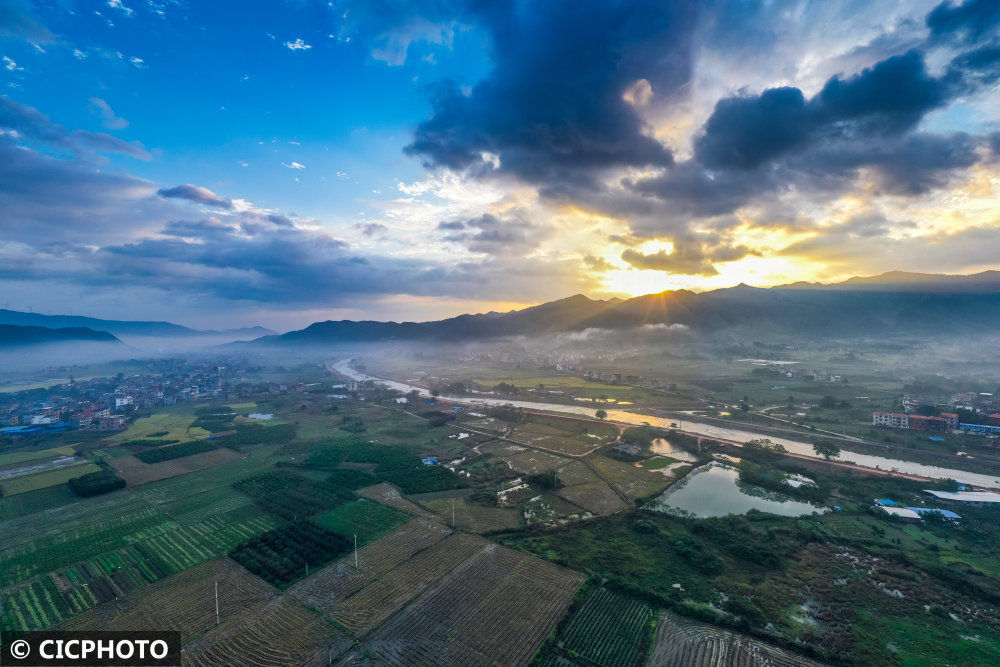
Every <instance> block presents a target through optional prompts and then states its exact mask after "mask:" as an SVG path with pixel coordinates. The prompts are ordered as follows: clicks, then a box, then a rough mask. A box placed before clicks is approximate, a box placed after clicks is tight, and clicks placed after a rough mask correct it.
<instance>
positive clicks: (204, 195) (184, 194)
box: [156, 183, 233, 210]
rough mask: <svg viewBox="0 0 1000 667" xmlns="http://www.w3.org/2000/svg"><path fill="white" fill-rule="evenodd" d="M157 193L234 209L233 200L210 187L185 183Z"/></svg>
mask: <svg viewBox="0 0 1000 667" xmlns="http://www.w3.org/2000/svg"><path fill="white" fill-rule="evenodd" d="M156 194H158V195H160V196H161V197H166V198H168V199H187V200H188V201H193V202H197V203H199V204H204V205H205V206H211V207H214V208H222V209H226V210H229V209H232V208H233V202H232V200H230V199H226V198H225V197H220V196H218V195H217V194H215V193H214V192H212V191H211V190H209V189H208V188H203V187H201V186H198V185H191V184H190V183H185V184H183V185H178V186H176V187H172V188H162V189H160V190H157V191H156Z"/></svg>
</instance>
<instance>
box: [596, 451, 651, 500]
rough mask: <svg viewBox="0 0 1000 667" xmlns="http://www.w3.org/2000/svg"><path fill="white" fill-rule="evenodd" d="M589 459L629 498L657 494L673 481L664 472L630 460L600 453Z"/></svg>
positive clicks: (633, 498)
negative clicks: (649, 468) (622, 459)
mask: <svg viewBox="0 0 1000 667" xmlns="http://www.w3.org/2000/svg"><path fill="white" fill-rule="evenodd" d="M588 461H589V462H590V463H591V465H593V466H594V467H595V468H597V470H598V471H600V473H601V475H603V476H604V478H605V479H607V480H608V481H609V482H610V483H612V484H614V485H615V487H617V488H618V490H619V491H621V492H622V493H623V494H625V496H626V497H628V499H629V500H635V499H636V498H646V497H649V496H652V495H656V494H657V493H660V492H661V491H663V490H664V489H665V488H667V487H668V486H669V485H670V482H671V479H670V478H669V477H666V476H665V475H663V473H660V472H657V471H655V470H647V469H646V468H639V467H636V466H635V465H633V464H632V463H629V462H628V461H619V460H617V459H613V458H609V457H607V456H601V455H599V454H598V455H594V456H591V457H589V458H588Z"/></svg>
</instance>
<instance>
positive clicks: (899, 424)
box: [872, 412, 910, 428]
mask: <svg viewBox="0 0 1000 667" xmlns="http://www.w3.org/2000/svg"><path fill="white" fill-rule="evenodd" d="M872 425H873V426H887V427H888V428H910V416H909V415H907V414H905V413H902V412H873V413H872Z"/></svg>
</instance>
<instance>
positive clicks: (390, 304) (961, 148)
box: [0, 0, 1000, 330]
mask: <svg viewBox="0 0 1000 667" xmlns="http://www.w3.org/2000/svg"><path fill="white" fill-rule="evenodd" d="M998 82H1000V3H998V2H996V0H965V2H947V1H946V2H943V3H941V2H925V1H923V0H899V1H895V0H880V1H879V2H871V0H864V1H855V0H841V1H838V2H833V1H830V0H822V1H815V2H808V1H805V0H771V1H770V2H736V1H733V0H707V1H699V2H695V1H694V0H687V1H671V0H634V1H631V2H623V1H615V0H604V1H601V2H588V1H587V0H573V1H572V2H570V1H568V0H544V1H539V2H527V1H524V0H520V1H517V2H503V1H487V0H416V1H411V2H406V1H398V0H360V1H351V0H346V1H334V2H313V1H311V0H285V1H283V2H266V3H265V2H254V1H252V0H244V1H241V2H238V3H237V2H223V1H221V0H219V1H213V2H191V1H189V0H107V1H106V0H101V1H94V2H76V1H74V0H35V1H33V0H0V306H4V305H6V306H7V307H9V308H13V309H18V310H28V309H29V308H30V309H32V310H34V311H36V312H52V313H60V314H82V315H90V316H97V317H106V318H115V319H162V320H170V321H174V322H178V323H181V324H186V325H189V326H197V327H205V328H208V327H212V328H227V327H234V326H249V325H257V324H259V325H263V326H267V327H270V328H273V329H278V330H289V329H294V328H300V327H302V326H305V325H307V324H309V323H311V322H314V321H318V320H327V319H394V320H417V321H420V320H430V319H437V318H440V317H446V316H452V315H456V314H460V313H463V312H485V311H489V310H509V309H512V308H519V307H524V306H527V305H531V304H535V303H540V302H543V301H547V300H551V299H557V298H562V297H565V296H569V295H572V294H576V293H584V294H587V295H589V296H591V297H594V298H608V297H611V296H619V297H628V296H635V295H640V294H645V293H651V292H659V291H663V290H667V289H694V290H707V289H715V288H719V287H727V286H732V285H736V284H739V283H747V284H751V285H757V286H770V285H779V284H785V283H790V282H795V281H799V280H808V281H824V282H829V281H835V280H842V279H845V278H847V277H850V276H853V275H872V274H877V273H881V272H884V271H889V270H907V271H926V272H936V273H972V272H976V271H982V270H986V269H991V268H1000V255H998V252H997V249H998V248H1000V169H998V168H1000V86H998Z"/></svg>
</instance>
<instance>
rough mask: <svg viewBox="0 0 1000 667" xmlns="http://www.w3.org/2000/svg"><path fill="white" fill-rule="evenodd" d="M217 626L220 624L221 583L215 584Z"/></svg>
mask: <svg viewBox="0 0 1000 667" xmlns="http://www.w3.org/2000/svg"><path fill="white" fill-rule="evenodd" d="M215 624H216V625H218V624H219V582H218V581H217V582H215Z"/></svg>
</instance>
